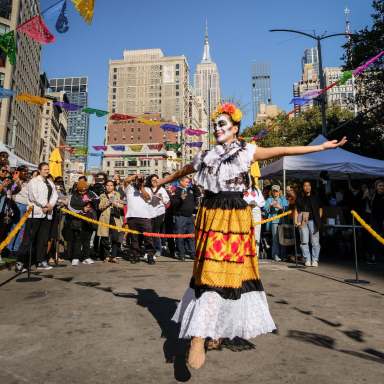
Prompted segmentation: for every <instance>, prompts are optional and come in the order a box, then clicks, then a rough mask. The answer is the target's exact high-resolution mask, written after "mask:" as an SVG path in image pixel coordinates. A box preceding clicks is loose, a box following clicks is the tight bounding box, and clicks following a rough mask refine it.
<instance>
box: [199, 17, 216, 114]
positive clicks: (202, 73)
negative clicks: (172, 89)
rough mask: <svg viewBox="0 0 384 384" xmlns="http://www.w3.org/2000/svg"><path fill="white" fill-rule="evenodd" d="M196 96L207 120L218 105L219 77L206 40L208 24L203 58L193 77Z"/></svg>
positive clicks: (206, 31)
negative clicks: (202, 101)
mask: <svg viewBox="0 0 384 384" xmlns="http://www.w3.org/2000/svg"><path fill="white" fill-rule="evenodd" d="M194 88H195V92H196V96H202V97H203V99H204V102H205V106H206V110H207V113H208V118H209V121H210V117H211V113H212V112H213V111H214V110H215V109H216V107H217V105H218V104H219V103H220V99H221V95H220V75H219V71H218V68H217V65H216V63H214V62H213V61H212V58H211V52H210V47H209V40H208V24H206V26H205V37H204V51H203V58H202V60H201V62H200V63H199V64H197V66H196V73H195V77H194Z"/></svg>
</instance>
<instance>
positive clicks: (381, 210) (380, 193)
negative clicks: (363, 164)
mask: <svg viewBox="0 0 384 384" xmlns="http://www.w3.org/2000/svg"><path fill="white" fill-rule="evenodd" d="M371 211H372V213H371V225H372V228H373V229H374V230H375V231H376V232H377V233H378V234H380V235H381V236H382V235H383V233H384V180H377V181H376V182H375V194H374V196H373V199H372V205H371ZM371 241H372V255H371V259H370V260H369V261H368V262H369V263H372V264H373V263H375V262H376V257H378V256H379V255H381V254H382V245H381V244H380V243H379V242H378V241H377V240H376V239H374V238H373V237H372V240H371Z"/></svg>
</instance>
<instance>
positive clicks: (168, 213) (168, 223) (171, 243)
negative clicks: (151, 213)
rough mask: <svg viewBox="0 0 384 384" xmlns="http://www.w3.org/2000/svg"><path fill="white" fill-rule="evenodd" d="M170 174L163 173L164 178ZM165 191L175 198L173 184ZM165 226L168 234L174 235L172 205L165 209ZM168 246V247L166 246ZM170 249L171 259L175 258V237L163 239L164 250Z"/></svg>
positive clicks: (168, 185)
mask: <svg viewBox="0 0 384 384" xmlns="http://www.w3.org/2000/svg"><path fill="white" fill-rule="evenodd" d="M169 175H170V173H169V172H164V173H163V178H165V177H167V176H169ZM165 190H166V192H167V194H168V197H169V199H171V197H172V196H174V194H175V191H176V188H175V187H174V186H173V185H172V184H167V185H166V186H165ZM164 226H165V232H166V233H174V223H173V209H172V204H168V206H166V208H165V216H164ZM165 244H167V247H166V246H165ZM167 248H168V252H169V255H170V256H171V257H175V254H176V244H175V239H174V238H173V237H168V238H167V239H163V249H164V250H166V249H167Z"/></svg>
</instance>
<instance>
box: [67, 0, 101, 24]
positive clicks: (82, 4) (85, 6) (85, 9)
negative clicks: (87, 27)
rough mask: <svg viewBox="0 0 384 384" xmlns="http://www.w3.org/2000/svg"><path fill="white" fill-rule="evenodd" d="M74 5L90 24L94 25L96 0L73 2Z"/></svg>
mask: <svg viewBox="0 0 384 384" xmlns="http://www.w3.org/2000/svg"><path fill="white" fill-rule="evenodd" d="M72 3H73V5H74V6H75V8H76V9H77V11H78V12H79V13H80V15H81V16H82V17H83V19H84V21H85V22H86V23H88V24H91V23H92V18H93V10H94V8H95V0H72Z"/></svg>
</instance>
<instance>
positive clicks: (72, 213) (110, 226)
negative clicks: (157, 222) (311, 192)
mask: <svg viewBox="0 0 384 384" xmlns="http://www.w3.org/2000/svg"><path fill="white" fill-rule="evenodd" d="M61 210H62V211H63V212H64V213H67V214H69V215H71V216H74V217H76V218H78V219H80V220H84V221H87V222H88V223H92V224H95V225H101V226H102V227H107V228H111V229H115V230H116V231H119V232H127V233H133V234H136V235H146V236H151V237H155V236H159V237H164V234H157V233H150V234H149V233H147V232H145V233H144V232H139V231H134V230H133V229H129V228H123V227H118V226H117V225H112V224H107V223H102V222H101V221H97V220H94V219H90V218H89V217H86V216H83V215H80V214H79V213H76V212H73V211H70V210H68V209H66V208H61ZM291 213H292V211H287V212H284V213H281V214H280V215H276V216H273V217H270V218H269V219H265V220H262V221H260V222H258V223H255V225H262V224H265V223H269V222H270V221H274V220H277V219H280V218H281V217H284V216H288V215H290V214H291ZM191 235H192V234H186V235H179V234H170V235H169V237H181V236H191Z"/></svg>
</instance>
